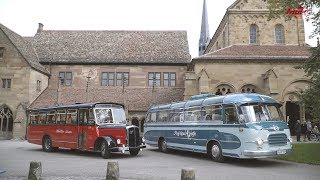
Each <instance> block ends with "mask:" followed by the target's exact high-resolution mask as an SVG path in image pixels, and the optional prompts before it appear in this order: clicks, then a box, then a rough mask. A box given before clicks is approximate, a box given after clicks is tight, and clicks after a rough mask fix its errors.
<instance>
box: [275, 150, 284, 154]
mask: <svg viewBox="0 0 320 180" xmlns="http://www.w3.org/2000/svg"><path fill="white" fill-rule="evenodd" d="M277 154H279V155H281V154H286V150H278V151H277Z"/></svg>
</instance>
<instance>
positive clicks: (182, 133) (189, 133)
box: [173, 130, 197, 138]
mask: <svg viewBox="0 0 320 180" xmlns="http://www.w3.org/2000/svg"><path fill="white" fill-rule="evenodd" d="M173 135H175V136H178V137H187V138H191V137H195V136H196V135H197V133H196V132H195V131H192V130H185V131H174V133H173Z"/></svg>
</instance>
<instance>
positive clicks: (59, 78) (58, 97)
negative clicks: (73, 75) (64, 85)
mask: <svg viewBox="0 0 320 180" xmlns="http://www.w3.org/2000/svg"><path fill="white" fill-rule="evenodd" d="M61 81H62V78H61V77H60V75H59V74H58V86H57V102H56V104H57V105H59V99H60V96H59V95H60V93H59V89H60V84H61Z"/></svg>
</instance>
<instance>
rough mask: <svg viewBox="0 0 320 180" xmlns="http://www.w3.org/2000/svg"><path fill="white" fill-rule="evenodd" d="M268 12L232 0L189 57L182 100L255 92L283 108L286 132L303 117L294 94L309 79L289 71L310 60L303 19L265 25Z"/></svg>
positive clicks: (260, 0) (259, 0)
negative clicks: (199, 52)
mask: <svg viewBox="0 0 320 180" xmlns="http://www.w3.org/2000/svg"><path fill="white" fill-rule="evenodd" d="M268 13H269V11H268V9H267V2H266V1H264V0H237V1H235V3H233V4H232V5H231V6H230V7H229V8H228V9H227V11H226V14H225V16H224V17H223V19H222V20H221V23H220V25H219V27H218V29H217V30H216V32H215V34H214V35H213V37H212V40H211V41H210V43H209V46H208V48H207V49H206V50H205V54H204V55H203V56H200V57H196V58H194V59H193V60H192V63H191V65H190V69H189V71H188V72H187V73H186V82H185V85H186V91H185V94H184V95H185V98H186V99H188V98H189V97H190V96H191V95H194V94H200V93H213V94H227V93H242V92H246V93H251V92H257V93H262V94H266V95H270V96H272V97H274V98H275V99H277V100H278V101H279V102H281V103H282V104H283V107H282V110H283V115H284V117H286V120H287V121H288V122H289V125H290V127H291V129H292V128H293V125H294V123H295V122H296V120H298V119H300V120H305V119H306V118H309V117H308V115H306V114H305V111H304V108H303V106H301V105H300V104H299V103H298V102H299V96H298V94H299V93H298V92H299V91H300V90H304V89H305V88H307V87H308V85H309V83H310V81H309V79H308V78H306V77H305V74H304V71H303V70H301V69H296V68H295V67H296V66H298V65H301V63H303V62H304V61H305V60H306V59H307V58H308V57H309V56H310V53H309V51H308V48H307V47H306V45H305V42H304V24H303V19H299V18H292V19H291V20H289V21H285V19H284V18H278V19H272V20H270V21H268ZM306 116H307V117H306Z"/></svg>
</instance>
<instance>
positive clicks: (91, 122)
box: [88, 108, 94, 125]
mask: <svg viewBox="0 0 320 180" xmlns="http://www.w3.org/2000/svg"><path fill="white" fill-rule="evenodd" d="M88 124H90V125H93V124H94V114H93V109H92V108H90V109H89V121H88Z"/></svg>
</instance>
